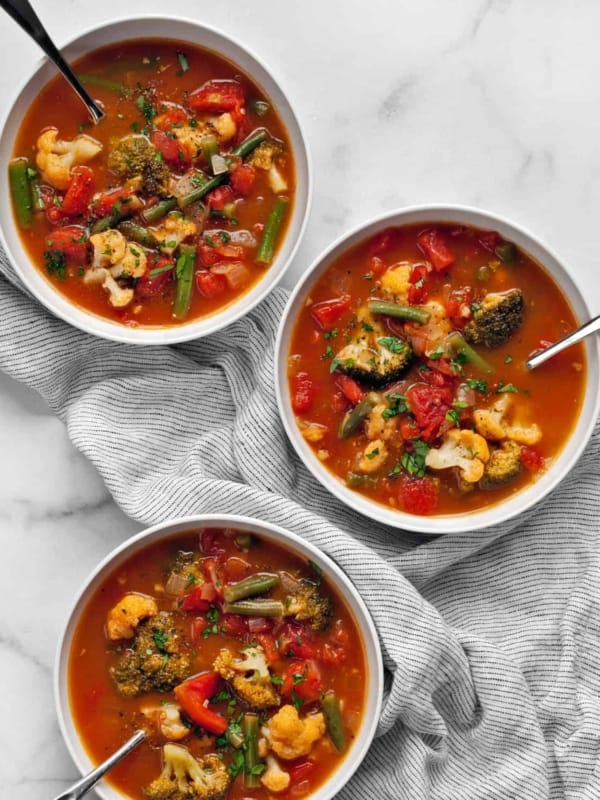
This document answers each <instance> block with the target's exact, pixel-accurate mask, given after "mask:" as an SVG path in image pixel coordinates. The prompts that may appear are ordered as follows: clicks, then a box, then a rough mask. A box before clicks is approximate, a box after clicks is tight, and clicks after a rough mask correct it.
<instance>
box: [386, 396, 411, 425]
mask: <svg viewBox="0 0 600 800" xmlns="http://www.w3.org/2000/svg"><path fill="white" fill-rule="evenodd" d="M386 400H387V403H388V407H387V408H384V409H383V411H382V412H381V416H382V417H383V418H384V419H385V420H388V419H391V418H392V417H397V416H398V414H405V413H406V412H407V411H408V405H407V403H406V397H405V396H404V395H403V394H398V393H397V392H392V393H391V394H388V395H387V397H386Z"/></svg>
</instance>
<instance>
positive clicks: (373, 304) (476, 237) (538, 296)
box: [288, 223, 586, 515]
mask: <svg viewBox="0 0 600 800" xmlns="http://www.w3.org/2000/svg"><path fill="white" fill-rule="evenodd" d="M577 324H578V323H577V320H576V319H575V317H574V315H573V312H572V310H571V308H570V306H569V304H568V302H567V300H566V298H565V296H564V295H563V294H562V292H561V290H560V288H559V287H558V286H557V285H556V283H555V282H554V281H553V279H552V278H551V277H550V275H549V274H548V273H547V272H546V270H545V269H544V268H543V266H541V265H540V264H538V263H537V262H535V261H534V259H532V258H531V257H530V256H529V255H527V253H524V252H523V251H521V250H519V249H518V248H517V247H516V246H515V245H514V244H513V243H512V242H508V241H505V240H503V239H502V238H501V237H500V235H499V234H498V233H496V232H494V231H484V230H477V229H475V228H471V227H467V226H462V225H452V224H435V223H431V224H419V225H405V226H399V227H395V228H389V229H387V230H385V231H383V232H382V233H379V234H378V235H376V236H374V237H372V238H370V239H369V240H367V241H363V242H362V243H360V244H358V245H357V246H355V247H353V248H352V249H350V250H348V251H347V252H346V253H344V254H343V255H342V256H340V257H338V258H337V259H336V260H335V261H334V262H333V263H332V264H331V265H330V266H329V267H328V268H327V269H326V270H325V272H324V273H323V274H322V275H321V277H320V278H319V279H318V280H317V281H316V283H315V284H314V285H313V286H312V287H311V289H310V294H309V297H308V299H307V300H306V303H305V305H304V307H303V309H302V311H301V312H300V314H299V316H298V319H297V321H296V325H295V329H294V332H293V336H292V340H291V345H290V351H289V359H288V372H289V391H290V395H291V403H292V407H293V410H294V412H295V415H296V421H297V424H298V426H299V429H300V431H301V433H302V435H303V437H304V439H305V440H306V441H307V442H308V443H309V444H310V446H311V447H312V449H313V450H314V453H315V456H316V457H317V458H318V459H319V460H320V461H321V462H322V464H323V465H324V466H325V467H326V468H328V469H329V470H331V471H332V472H333V473H334V474H335V475H336V476H338V477H339V479H340V480H341V481H343V482H344V483H345V485H346V486H348V487H351V488H352V489H354V490H356V491H357V492H360V493H362V494H364V495H365V496H367V497H368V498H370V499H372V500H375V501H377V502H380V503H383V504H385V505H388V506H391V507H393V508H398V509H401V510H403V511H407V512H409V513H412V514H419V515H426V514H463V513H465V512H469V511H474V510H476V509H480V508H482V507H485V506H489V505H491V504H494V503H497V502H500V501H501V500H503V499H504V498H507V497H508V496H509V495H511V494H513V493H514V492H518V491H520V490H521V489H523V488H524V487H526V486H527V485H528V484H530V483H531V482H532V481H535V480H536V479H537V478H538V477H539V476H540V475H541V474H542V473H543V472H544V471H545V470H546V469H547V468H548V467H549V465H550V464H551V463H552V461H553V459H555V458H556V456H557V454H558V453H559V452H560V451H561V448H562V447H563V445H564V444H565V442H566V441H567V439H568V437H569V435H570V433H571V431H572V429H573V427H574V425H575V423H576V421H577V418H578V415H579V411H580V408H581V405H582V401H583V396H584V392H585V383H586V361H585V355H584V350H583V347H582V345H577V346H575V347H572V348H570V349H569V350H567V351H566V352H564V353H562V354H561V355H559V356H557V357H555V358H554V359H552V360H551V361H550V362H549V363H548V364H546V365H545V366H544V367H543V368H540V369H537V370H535V371H531V372H529V371H528V370H527V368H526V366H525V361H526V359H527V358H528V356H530V355H531V354H532V353H533V352H535V351H536V350H538V349H540V348H543V347H545V346H547V345H548V344H549V343H551V342H553V341H556V340H557V339H559V338H561V337H562V336H564V335H565V333H567V332H569V331H571V330H573V329H574V328H576V327H577Z"/></svg>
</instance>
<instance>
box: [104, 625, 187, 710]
mask: <svg viewBox="0 0 600 800" xmlns="http://www.w3.org/2000/svg"><path fill="white" fill-rule="evenodd" d="M191 672H192V659H191V656H190V655H189V654H188V651H187V642H186V640H185V636H184V632H183V621H182V620H181V619H180V616H179V615H177V614H175V613H170V612H168V611H161V612H159V613H158V614H157V615H156V616H154V617H151V618H150V619H148V620H146V621H145V622H142V623H140V625H139V626H138V628H137V631H136V636H135V640H134V642H133V645H132V646H131V647H130V648H128V649H127V650H126V651H125V652H124V653H123V654H122V655H121V657H120V658H119V660H118V662H117V664H116V665H115V666H114V667H111V669H110V673H111V675H112V678H113V680H114V681H115V683H116V685H117V689H118V690H119V692H120V693H121V694H122V695H124V696H125V697H135V696H136V695H139V694H143V693H144V692H151V691H156V692H167V691H169V690H170V689H172V688H173V687H174V686H176V685H177V684H178V683H181V682H182V681H184V680H185V679H186V678H188V677H189V676H190V675H191Z"/></svg>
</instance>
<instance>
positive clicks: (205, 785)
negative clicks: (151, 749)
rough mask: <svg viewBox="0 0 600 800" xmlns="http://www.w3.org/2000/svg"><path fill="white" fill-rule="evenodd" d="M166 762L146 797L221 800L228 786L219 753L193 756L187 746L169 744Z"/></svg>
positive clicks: (147, 791) (164, 756) (165, 749)
mask: <svg viewBox="0 0 600 800" xmlns="http://www.w3.org/2000/svg"><path fill="white" fill-rule="evenodd" d="M163 765H164V766H163V770H162V772H161V774H160V775H159V776H158V778H156V779H155V780H154V781H152V783H151V784H150V785H149V786H146V788H145V789H144V796H145V797H146V798H147V800H220V798H222V797H224V796H225V793H226V792H227V789H228V788H229V784H230V780H231V779H230V777H229V775H228V774H227V767H226V766H225V764H224V763H223V761H221V759H220V758H219V756H218V755H216V753H209V754H208V755H206V756H202V757H201V758H194V756H193V755H192V754H191V753H190V752H189V750H187V749H186V748H185V747H182V746H181V745H178V744H166V745H165V746H164V747H163Z"/></svg>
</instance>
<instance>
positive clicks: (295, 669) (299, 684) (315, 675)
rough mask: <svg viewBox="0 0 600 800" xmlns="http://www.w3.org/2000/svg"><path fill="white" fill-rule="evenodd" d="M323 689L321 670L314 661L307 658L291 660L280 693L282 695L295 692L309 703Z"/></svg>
mask: <svg viewBox="0 0 600 800" xmlns="http://www.w3.org/2000/svg"><path fill="white" fill-rule="evenodd" d="M322 690H323V681H322V679H321V670H320V669H319V666H318V664H317V662H316V661H314V660H313V659H308V660H306V661H292V663H291V664H290V665H289V667H288V669H287V671H286V673H285V678H284V679H283V686H282V687H281V693H282V694H283V696H284V697H288V698H289V697H291V696H292V692H295V693H296V695H297V697H299V698H300V699H301V700H306V701H307V702H309V703H311V702H312V701H313V700H318V699H319V697H320V696H321V692H322Z"/></svg>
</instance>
